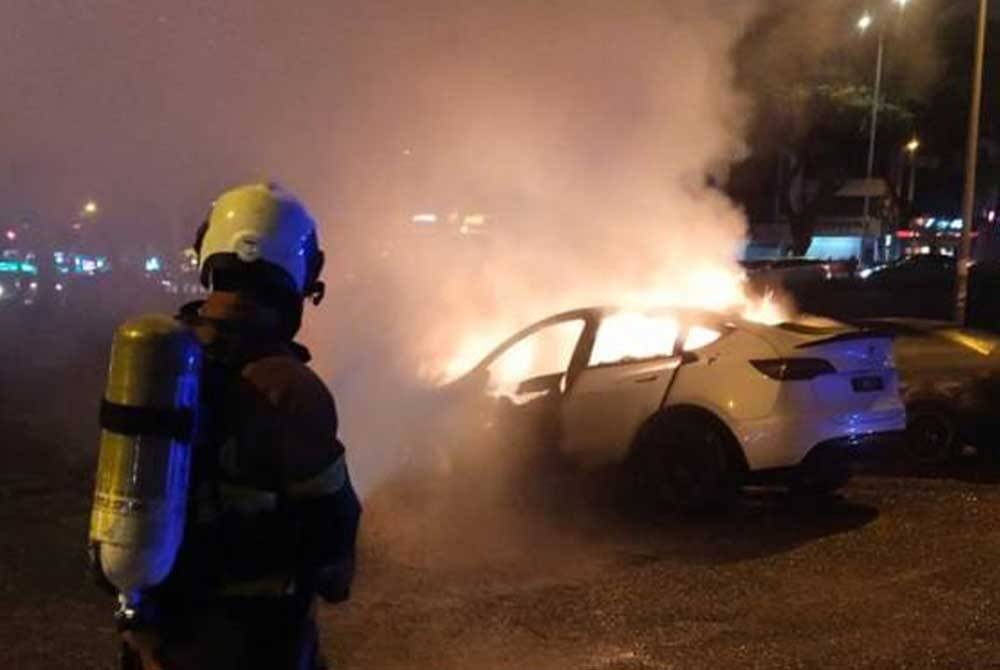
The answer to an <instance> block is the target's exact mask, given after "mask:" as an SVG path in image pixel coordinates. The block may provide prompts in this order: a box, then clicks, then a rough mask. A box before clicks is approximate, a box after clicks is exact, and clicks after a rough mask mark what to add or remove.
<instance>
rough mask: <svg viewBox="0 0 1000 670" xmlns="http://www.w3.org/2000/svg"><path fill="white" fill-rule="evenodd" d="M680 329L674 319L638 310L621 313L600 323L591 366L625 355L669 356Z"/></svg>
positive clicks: (611, 361)
mask: <svg viewBox="0 0 1000 670" xmlns="http://www.w3.org/2000/svg"><path fill="white" fill-rule="evenodd" d="M678 332H680V324H678V322H677V319H675V318H673V317H670V316H651V315H648V314H643V313H641V312H621V313H619V314H615V315H613V316H610V317H608V318H606V319H605V320H604V322H603V323H602V324H601V328H600V330H598V332H597V338H596V339H595V341H594V351H593V353H592V354H591V355H590V363H591V365H601V364H602V363H617V362H618V361H621V360H624V359H626V358H636V359H643V358H653V357H655V356H668V355H670V354H671V353H672V352H673V348H674V342H675V341H676V340H677V334H678Z"/></svg>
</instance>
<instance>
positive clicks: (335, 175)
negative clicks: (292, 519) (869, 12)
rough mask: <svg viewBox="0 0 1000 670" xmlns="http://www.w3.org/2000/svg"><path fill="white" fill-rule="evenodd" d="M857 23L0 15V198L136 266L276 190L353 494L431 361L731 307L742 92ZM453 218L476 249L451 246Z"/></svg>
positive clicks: (432, 2) (796, 66)
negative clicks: (294, 243) (584, 324)
mask: <svg viewBox="0 0 1000 670" xmlns="http://www.w3.org/2000/svg"><path fill="white" fill-rule="evenodd" d="M910 4H911V5H912V6H913V7H912V8H911V9H908V10H907V11H908V12H912V15H913V16H914V17H920V16H923V17H924V18H925V19H926V17H928V16H933V15H934V10H933V8H932V5H937V6H941V5H943V4H947V3H944V0H934V1H933V2H932V0H921V2H912V3H910ZM860 8H861V3H858V2H853V1H852V0H817V2H797V1H793V0H661V1H658V2H655V1H652V0H649V1H642V0H638V1H633V0H625V1H622V2H608V1H600V0H582V1H572V2H570V1H567V0H561V1H560V0H557V1H554V2H516V1H515V2H501V1H500V0H486V1H484V2H475V3H462V2H445V1H444V0H424V1H422V2H419V3H415V2H404V1H403V0H357V1H353V2H351V1H344V2H335V3H331V2H326V1H319V0H303V1H302V2H297V3H294V5H288V3H277V2H274V3H267V2H254V3H236V2H221V1H220V2H212V3H205V2H200V1H198V0H178V1H177V2H174V3H167V4H164V3H154V4H146V5H137V4H136V3H128V2H123V1H121V0H108V1H107V2H103V3H57V4H46V3H36V2H18V1H15V2H9V3H4V4H3V6H2V7H0V36H2V38H3V40H4V43H5V45H6V46H7V47H8V48H7V50H6V51H5V58H4V60H3V62H2V63H0V87H2V88H3V90H4V91H5V92H7V93H8V97H9V99H10V101H11V104H8V105H5V106H4V107H3V109H2V110H0V128H2V131H0V132H2V133H3V139H4V147H5V149H6V154H5V155H6V156H7V162H6V163H5V164H4V165H2V166H0V176H3V177H4V178H3V179H2V180H0V198H2V199H3V201H4V203H5V205H4V206H5V207H7V208H8V209H11V208H13V209H15V210H17V209H29V210H34V212H35V214H36V215H37V219H38V220H39V221H42V222H43V223H44V225H45V226H46V229H47V230H55V229H57V228H58V227H59V226H62V227H63V228H66V229H68V224H69V222H70V220H71V219H72V218H73V217H74V216H75V214H76V212H77V211H78V208H79V206H80V204H81V203H82V202H83V201H84V200H85V199H86V198H89V197H94V198H96V199H97V200H98V201H99V202H100V203H101V215H100V216H99V217H98V219H97V221H96V222H95V226H94V227H95V229H100V230H101V231H102V234H104V235H106V236H107V237H108V238H111V239H114V240H115V241H117V242H118V243H121V244H122V245H123V246H128V244H132V245H133V246H140V245H144V244H146V243H147V242H148V241H149V240H150V239H154V238H155V239H159V240H162V239H164V238H167V239H168V240H169V241H170V242H171V244H174V245H176V244H177V243H178V242H186V241H189V240H190V239H191V238H192V236H193V231H194V230H195V228H196V227H197V225H198V223H199V222H200V219H201V216H202V215H203V213H204V211H205V208H206V206H207V204H208V202H209V201H210V199H211V196H212V195H213V194H214V193H217V192H219V191H220V190H221V189H223V188H225V187H227V186H230V185H232V184H234V183H239V182H241V181H246V180H250V179H261V178H277V179H279V180H281V181H283V182H284V183H286V185H287V186H289V187H290V188H291V189H293V190H295V191H296V192H298V193H300V194H301V195H302V196H303V198H304V199H305V200H306V201H307V202H308V203H309V204H310V207H311V208H312V209H313V210H314V212H315V213H316V215H317V217H318V218H319V219H320V221H321V222H322V225H323V231H322V232H323V237H324V241H325V244H326V245H327V247H328V251H329V263H328V269H327V280H328V283H329V285H330V295H329V297H328V301H327V303H326V304H325V305H324V306H323V307H322V308H320V309H319V310H310V313H309V315H308V316H307V330H306V332H305V339H306V341H307V343H308V344H309V345H310V346H311V347H312V349H313V351H314V353H315V354H316V357H317V363H318V366H319V368H320V370H321V371H322V372H323V374H324V376H325V377H326V378H327V379H328V380H329V381H330V384H331V386H332V387H333V389H334V391H335V392H336V393H337V397H338V400H339V402H340V406H341V414H342V420H343V428H344V432H345V437H346V439H347V441H348V442H349V444H350V445H351V446H352V451H351V453H352V460H353V461H354V462H355V470H356V471H357V473H358V477H359V479H361V480H362V481H363V483H365V484H366V485H367V486H368V487H370V485H371V484H373V483H375V482H378V481H381V480H382V479H383V478H384V477H385V476H386V475H387V474H388V473H389V472H391V471H392V470H393V469H394V468H395V467H396V466H397V465H398V463H399V462H400V461H399V458H398V452H397V451H396V445H398V444H405V443H406V442H407V440H406V439H405V435H406V433H407V431H409V430H412V425H413V424H412V423H411V421H410V417H409V416H408V414H409V413H410V412H411V411H416V410H413V408H414V407H416V406H417V405H416V404H415V402H411V400H412V398H413V397H414V396H411V395H410V390H411V389H414V388H415V387H418V386H420V384H422V383H424V382H426V381H427V380H428V379H433V378H435V377H437V376H439V375H441V374H442V373H444V372H446V371H450V372H455V371H457V370H455V369H452V370H449V369H448V368H449V367H450V366H449V362H452V361H454V359H455V357H456V355H457V354H459V353H464V356H463V357H461V359H462V361H461V362H472V360H473V359H474V357H475V355H477V354H479V353H482V351H483V350H485V349H486V348H487V347H489V346H490V345H492V344H495V343H496V342H497V341H498V340H499V339H501V338H502V337H503V336H506V335H507V334H509V333H511V332H513V331H514V330H515V329H516V328H518V327H520V326H521V325H524V324H526V323H527V322H530V321H532V320H534V319H536V318H539V317H542V316H546V315H548V314H551V313H554V312H556V311H559V310H561V309H565V308H567V307H573V306H578V305H586V304H595V303H602V302H619V301H623V300H625V301H628V300H631V299H635V298H642V297H643V296H647V297H648V296H649V295H654V296H656V297H657V298H658V299H660V300H675V301H676V300H681V301H694V302H699V303H708V304H713V303H714V304H726V303H730V302H732V301H734V300H737V299H738V298H739V296H738V295H737V294H738V292H739V291H738V286H737V284H735V283H734V281H733V276H734V274H735V273H736V272H737V268H736V265H735V263H734V260H733V259H734V256H735V254H736V252H737V251H738V247H739V243H740V240H741V238H742V236H743V234H744V232H745V221H744V217H743V216H742V214H741V212H740V211H739V208H738V206H737V205H736V204H734V203H733V202H731V201H729V200H728V199H727V198H726V197H725V196H724V195H723V194H722V192H721V191H720V190H719V189H718V188H717V186H721V185H722V184H724V183H725V180H726V172H727V169H728V168H729V166H731V165H732V164H733V163H734V161H737V160H738V159H739V158H740V157H741V156H743V155H745V152H746V151H747V149H746V147H747V144H748V142H747V140H748V137H747V135H748V130H747V129H748V127H749V124H750V122H751V120H752V119H753V117H754V106H753V104H752V101H753V98H752V93H753V89H754V88H757V87H759V86H763V85H765V84H766V83H767V82H766V81H765V80H767V79H768V78H769V77H768V75H769V74H770V75H771V77H770V78H772V79H779V80H781V81H788V80H791V79H794V78H795V77H796V76H797V75H798V74H799V73H800V72H810V71H811V70H810V68H811V67H812V66H813V64H814V63H815V62H816V61H817V60H818V59H820V58H821V57H822V56H823V55H824V54H826V53H827V52H829V50H830V49H834V48H840V47H839V46H838V45H842V44H844V43H845V39H847V38H848V37H849V35H850V29H849V28H848V29H847V30H846V33H845V32H844V30H843V29H842V28H840V27H839V26H849V25H851V23H852V20H853V14H854V13H855V12H856V10H858V9H860ZM762 27H770V28H769V29H767V30H765V29H764V28H762ZM754 31H758V34H759V35H760V37H759V38H758V39H755V40H751V42H752V44H751V48H750V49H749V51H748V50H746V49H744V48H743V47H744V46H745V45H746V41H745V38H746V36H747V35H748V34H751V35H752V34H753V32H754ZM920 44H921V45H922V46H926V44H927V40H921V41H920ZM921 53H923V51H921ZM760 54H764V55H765V56H766V58H765V59H764V60H763V61H762V65H761V66H760V67H758V68H757V69H756V70H755V72H756V73H757V75H758V76H755V77H754V78H753V79H750V80H748V79H746V78H744V77H742V76H740V77H738V76H737V71H738V70H737V68H736V64H737V61H739V62H740V63H746V62H748V60H749V59H751V58H752V57H760ZM907 58H911V55H908V56H907ZM890 60H891V59H890ZM897 62H898V61H897ZM68 101H69V102H68ZM7 203H10V204H9V205H8V204H7ZM452 212H455V213H457V214H458V217H459V222H458V224H457V225H455V224H451V223H448V222H447V219H448V218H449V215H450V214H451V213H452ZM418 213H435V214H436V215H437V216H438V217H439V222H438V224H436V225H432V226H428V227H427V228H429V229H418V226H416V225H414V224H413V223H412V217H413V215H415V214H418ZM477 213H484V214H487V215H489V218H488V225H487V228H488V232H487V234H485V235H479V236H477V235H462V234H461V230H460V226H461V221H462V220H463V219H464V217H465V216H466V215H468V214H477Z"/></svg>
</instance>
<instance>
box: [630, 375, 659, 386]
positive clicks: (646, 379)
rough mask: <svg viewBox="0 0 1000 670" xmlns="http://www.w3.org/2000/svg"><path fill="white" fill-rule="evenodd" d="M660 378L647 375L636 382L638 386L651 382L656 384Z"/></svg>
mask: <svg viewBox="0 0 1000 670" xmlns="http://www.w3.org/2000/svg"><path fill="white" fill-rule="evenodd" d="M659 378H660V375H647V376H645V377H639V378H638V379H636V380H635V383H636V384H649V383H650V382H655V381H656V380H657V379H659Z"/></svg>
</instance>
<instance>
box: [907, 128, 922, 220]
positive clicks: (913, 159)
mask: <svg viewBox="0 0 1000 670" xmlns="http://www.w3.org/2000/svg"><path fill="white" fill-rule="evenodd" d="M904 148H905V149H906V153H907V155H909V157H910V188H909V190H908V191H907V198H906V202H908V203H909V205H910V207H911V208H912V207H913V198H914V196H915V195H916V191H917V151H918V150H919V149H920V140H919V139H917V138H916V137H914V138H913V139H912V140H910V141H909V142H907V143H906V146H905V147H904Z"/></svg>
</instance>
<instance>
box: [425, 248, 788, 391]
mask: <svg viewBox="0 0 1000 670" xmlns="http://www.w3.org/2000/svg"><path fill="white" fill-rule="evenodd" d="M617 303H618V304H620V305H622V307H623V311H622V312H620V313H617V314H615V315H613V316H611V317H608V318H607V319H605V320H604V322H603V325H602V328H601V329H600V331H599V332H598V335H597V338H596V341H595V342H594V351H593V353H592V354H591V361H590V362H591V364H593V365H599V364H602V363H612V362H617V361H621V360H623V359H626V358H633V359H640V360H641V359H644V358H652V357H655V356H662V355H667V354H669V353H670V351H671V348H672V346H673V342H674V341H675V340H676V338H677V336H678V334H679V331H680V325H679V323H678V322H677V320H676V319H675V318H673V317H670V316H665V315H652V314H650V311H651V310H653V309H658V308H664V307H666V308H669V307H678V308H692V309H703V310H706V311H712V312H719V313H724V314H729V315H734V314H735V315H739V317H740V318H743V319H745V320H747V321H751V322H754V323H761V324H765V325H777V324H779V323H783V322H786V321H788V320H789V319H790V317H791V315H792V310H791V309H790V306H789V305H787V304H785V303H784V302H783V301H782V300H780V299H779V298H778V296H776V295H775V293H774V292H773V291H767V292H766V293H765V294H764V295H763V296H753V295H751V294H750V293H749V292H748V290H747V284H746V276H745V274H743V273H741V272H737V271H733V270H730V269H728V268H726V267H718V268H702V269H700V270H697V271H694V272H691V273H690V274H688V276H687V277H686V279H685V280H684V281H683V282H681V283H676V282H675V283H671V284H667V283H664V285H662V286H657V287H656V288H654V289H652V290H648V291H643V292H631V293H623V294H622V295H621V296H620V297H619V300H618V301H617ZM552 311H553V312H554V311H556V310H552ZM539 316H540V317H541V316H545V315H539ZM521 325H522V326H523V325H524V324H521ZM696 331H697V332H696ZM514 332H516V326H512V324H511V323H509V322H505V323H497V324H495V325H494V327H491V328H482V329H479V330H477V331H475V332H474V333H472V334H470V335H468V336H466V337H464V338H463V339H462V340H461V342H460V343H459V346H458V347H457V348H456V349H455V350H454V351H453V352H452V353H451V354H450V355H447V354H445V355H441V356H436V357H431V358H429V359H427V362H426V363H425V365H424V366H423V367H422V370H421V376H422V378H423V379H424V380H425V381H428V382H430V383H432V384H441V383H447V382H449V381H453V380H455V379H457V378H458V377H460V376H461V375H463V374H466V373H467V372H468V371H469V370H471V369H472V368H473V367H474V366H475V365H476V364H478V363H479V362H480V361H482V360H483V358H484V357H485V356H486V355H487V354H489V352H490V351H492V350H493V348H494V347H496V346H497V345H498V344H499V343H500V342H501V341H503V339H505V338H507V337H509V336H510V335H512V334H513V333H514ZM578 335H579V331H577V332H575V333H572V334H571V335H560V337H559V338H556V340H557V341H556V342H555V343H554V344H553V343H552V342H549V343H547V344H545V345H544V346H542V345H539V344H536V343H533V342H531V341H530V339H529V340H525V341H522V342H521V343H519V344H518V345H515V346H514V347H513V348H512V349H510V350H509V351H508V352H507V353H506V354H505V355H504V356H502V357H501V358H500V359H498V360H497V361H496V362H495V363H494V364H493V365H492V366H491V368H490V387H491V389H494V390H496V391H498V392H508V391H510V390H511V389H512V388H516V386H517V384H518V383H519V382H521V381H523V380H524V379H526V378H528V377H532V376H538V374H539V373H538V372H537V371H538V370H539V369H548V368H550V367H552V368H553V371H554V370H555V369H556V368H555V367H553V366H554V365H556V362H557V361H558V365H563V364H564V363H565V364H567V365H568V358H566V356H567V350H568V351H569V353H570V354H571V353H572V346H573V344H574V343H575V342H576V338H577V337H578ZM719 336H720V333H718V332H716V331H714V330H711V329H707V328H698V329H692V330H691V331H690V332H689V333H688V334H687V337H686V339H685V342H684V343H683V344H684V348H685V349H686V350H692V349H697V348H700V347H702V346H707V345H708V344H710V343H711V342H713V341H715V340H716V339H718V337H719ZM541 349H544V351H542V350H541Z"/></svg>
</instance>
